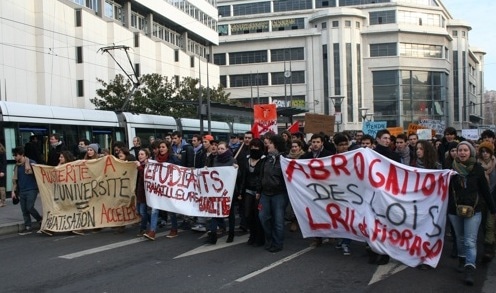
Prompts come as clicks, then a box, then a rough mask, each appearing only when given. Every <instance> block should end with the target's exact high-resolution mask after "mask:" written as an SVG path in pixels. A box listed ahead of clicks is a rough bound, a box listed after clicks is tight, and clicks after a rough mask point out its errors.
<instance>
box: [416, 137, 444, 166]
mask: <svg viewBox="0 0 496 293" xmlns="http://www.w3.org/2000/svg"><path fill="white" fill-rule="evenodd" d="M415 148H416V153H415V154H416V156H415V160H414V161H413V162H412V164H411V165H412V166H413V167H417V168H422V169H441V164H440V163H439V161H438V159H437V150H436V148H435V147H434V146H433V145H432V143H430V142H428V141H427V140H419V141H417V145H416V147H415Z"/></svg>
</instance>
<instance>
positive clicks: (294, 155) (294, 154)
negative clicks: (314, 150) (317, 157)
mask: <svg viewBox="0 0 496 293" xmlns="http://www.w3.org/2000/svg"><path fill="white" fill-rule="evenodd" d="M304 154H305V152H304V151H303V150H300V151H298V152H295V151H293V150H291V151H290V152H289V154H288V158H290V159H298V158H299V157H301V156H302V155H304Z"/></svg>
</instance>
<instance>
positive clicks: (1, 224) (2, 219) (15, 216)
mask: <svg viewBox="0 0 496 293" xmlns="http://www.w3.org/2000/svg"><path fill="white" fill-rule="evenodd" d="M5 204H6V206H4V207H3V208H0V236H1V235H7V234H13V233H17V232H19V231H21V230H22V229H23V228H24V220H23V219H22V212H21V206H20V205H19V204H18V205H13V204H12V199H11V198H8V199H7V200H6V201H5ZM35 207H36V209H37V210H38V212H40V214H42V208H41V199H40V198H39V197H38V198H37V199H36V203H35ZM31 220H32V221H33V222H35V221H36V220H35V219H31Z"/></svg>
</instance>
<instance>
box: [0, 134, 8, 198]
mask: <svg viewBox="0 0 496 293" xmlns="http://www.w3.org/2000/svg"><path fill="white" fill-rule="evenodd" d="M5 172H7V155H6V150H5V147H4V146H3V144H1V143H0V207H4V206H5V198H6V197H7V194H6V190H5V186H6V184H7V176H5V174H6V173H5Z"/></svg>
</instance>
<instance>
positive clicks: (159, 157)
mask: <svg viewBox="0 0 496 293" xmlns="http://www.w3.org/2000/svg"><path fill="white" fill-rule="evenodd" d="M155 160H157V162H159V163H164V162H167V161H168V160H169V153H165V154H164V155H162V154H160V153H159V154H158V155H157V157H156V158H155Z"/></svg>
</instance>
